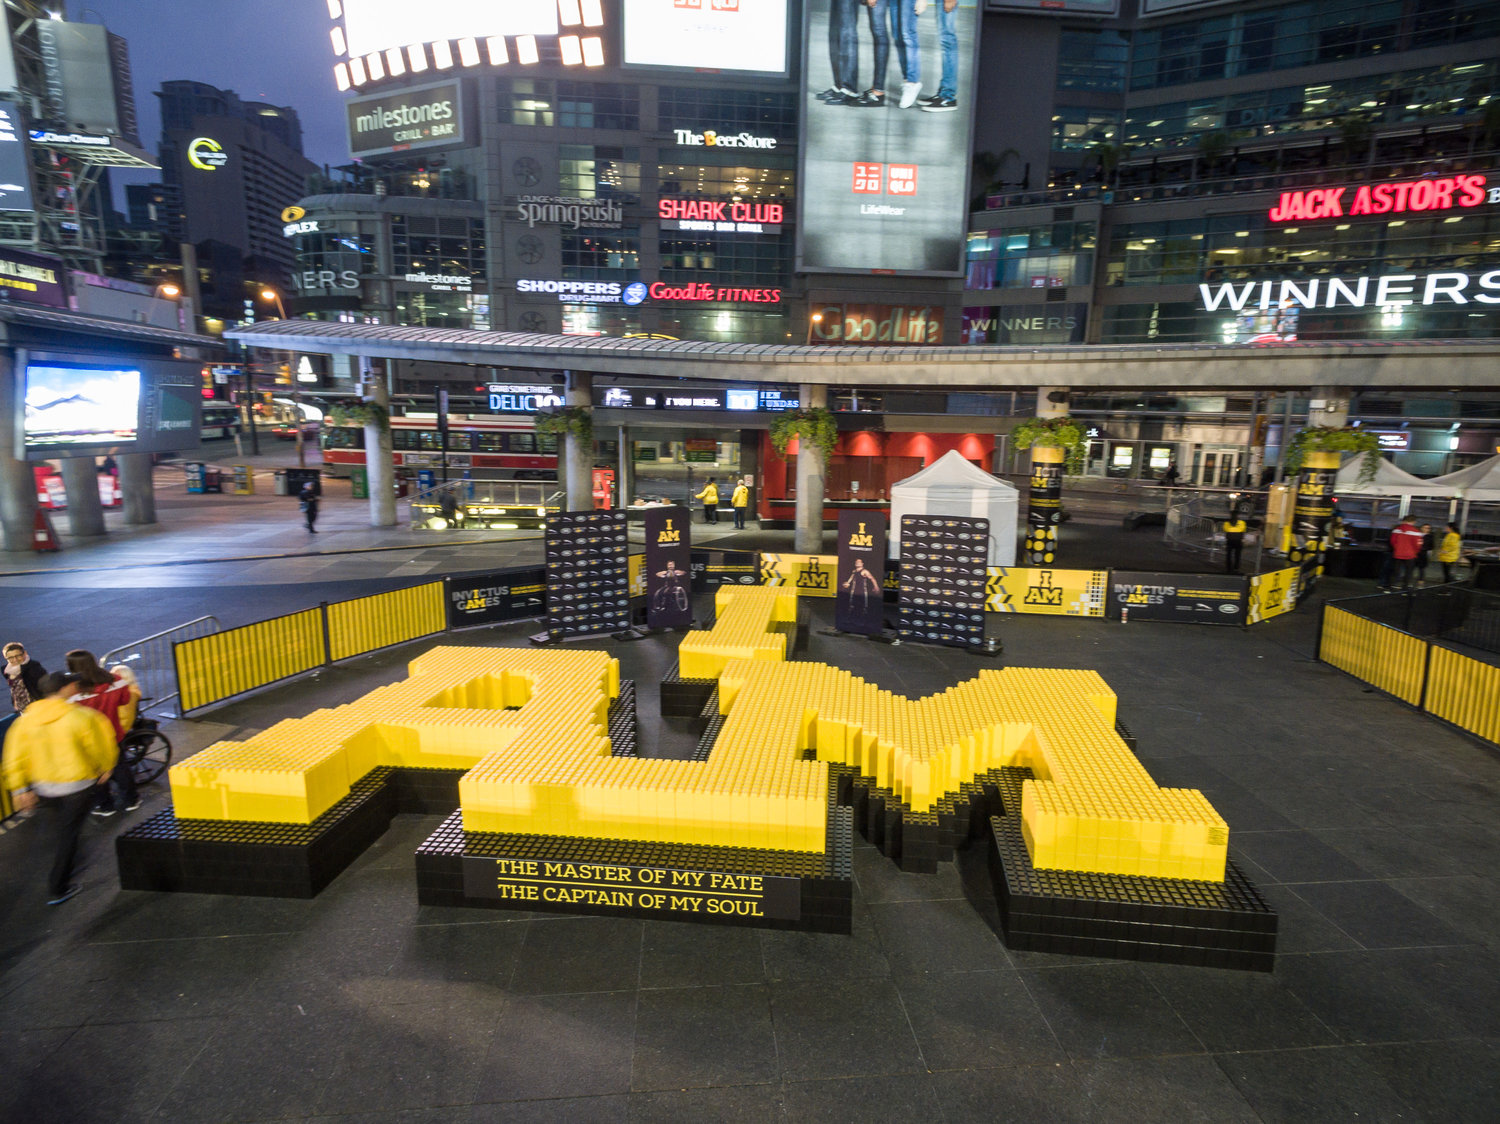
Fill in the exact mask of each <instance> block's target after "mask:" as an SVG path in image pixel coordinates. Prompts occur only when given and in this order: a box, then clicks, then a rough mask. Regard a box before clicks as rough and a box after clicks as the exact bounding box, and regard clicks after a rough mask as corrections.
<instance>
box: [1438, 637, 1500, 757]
mask: <svg viewBox="0 0 1500 1124" xmlns="http://www.w3.org/2000/svg"><path fill="white" fill-rule="evenodd" d="M1425 709H1426V710H1427V712H1428V713H1429V714H1435V715H1437V716H1438V717H1439V718H1441V719H1443V720H1445V721H1447V722H1452V723H1453V724H1454V725H1455V726H1457V727H1459V728H1460V729H1464V730H1467V731H1469V733H1471V734H1476V735H1478V736H1479V737H1481V738H1484V739H1485V740H1486V741H1491V742H1500V667H1495V666H1493V665H1492V664H1487V663H1481V662H1480V661H1479V660H1476V659H1471V658H1470V657H1469V656H1464V655H1460V654H1459V653H1458V652H1453V651H1450V650H1449V649H1447V648H1442V647H1439V646H1438V645H1436V644H1434V645H1433V646H1432V660H1431V663H1430V665H1429V667H1428V672H1427V703H1426V707H1425Z"/></svg>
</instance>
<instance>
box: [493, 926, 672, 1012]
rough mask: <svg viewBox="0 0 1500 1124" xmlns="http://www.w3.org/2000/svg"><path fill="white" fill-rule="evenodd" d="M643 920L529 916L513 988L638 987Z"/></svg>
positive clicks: (530, 990) (545, 991)
mask: <svg viewBox="0 0 1500 1124" xmlns="http://www.w3.org/2000/svg"><path fill="white" fill-rule="evenodd" d="M643 924H644V922H641V921H637V920H635V919H633V918H629V917H557V918H548V919H547V920H545V921H528V922H527V923H526V939H525V942H524V943H523V944H522V945H521V948H520V950H519V951H518V952H517V954H516V968H515V974H514V975H513V976H512V979H511V987H512V988H514V989H515V991H516V992H518V993H520V994H523V995H527V994H533V995H545V994H548V993H553V992H567V991H617V990H621V989H626V988H632V989H633V988H635V987H638V986H639V984H640V978H641V926H642V925H643Z"/></svg>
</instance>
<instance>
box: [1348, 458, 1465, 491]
mask: <svg viewBox="0 0 1500 1124" xmlns="http://www.w3.org/2000/svg"><path fill="white" fill-rule="evenodd" d="M1363 465H1364V457H1363V456H1353V457H1350V458H1349V459H1348V460H1346V461H1345V462H1344V463H1343V465H1342V466H1341V467H1340V468H1339V473H1338V476H1337V477H1336V478H1335V480H1334V486H1333V490H1334V492H1335V494H1337V495H1340V496H1447V495H1452V492H1451V490H1448V489H1443V488H1435V487H1434V485H1435V484H1436V483H1437V481H1435V480H1423V479H1422V478H1421V477H1419V476H1413V475H1412V474H1411V473H1409V472H1407V471H1405V470H1404V469H1400V468H1397V467H1396V466H1395V465H1394V464H1392V463H1391V462H1390V461H1389V460H1387V459H1386V458H1385V457H1381V458H1380V461H1379V464H1378V465H1377V466H1376V469H1375V479H1373V480H1370V481H1368V482H1361V481H1360V478H1359V477H1360V472H1361V469H1362V468H1363Z"/></svg>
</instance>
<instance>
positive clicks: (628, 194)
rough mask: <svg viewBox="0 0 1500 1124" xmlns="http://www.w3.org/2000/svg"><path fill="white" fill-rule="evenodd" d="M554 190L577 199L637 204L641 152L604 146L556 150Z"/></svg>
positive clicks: (569, 147) (566, 147)
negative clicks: (612, 200)
mask: <svg viewBox="0 0 1500 1124" xmlns="http://www.w3.org/2000/svg"><path fill="white" fill-rule="evenodd" d="M557 155H558V190H559V191H560V192H561V193H562V194H563V195H567V196H574V197H577V198H580V199H617V200H619V201H620V202H622V203H639V202H640V201H641V150H640V149H638V148H628V147H622V146H619V145H608V144H592V145H589V144H564V145H560V146H559V147H558V152H557Z"/></svg>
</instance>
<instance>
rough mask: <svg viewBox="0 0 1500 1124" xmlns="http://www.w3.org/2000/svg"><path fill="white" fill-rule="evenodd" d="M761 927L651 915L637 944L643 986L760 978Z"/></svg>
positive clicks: (762, 967)
mask: <svg viewBox="0 0 1500 1124" xmlns="http://www.w3.org/2000/svg"><path fill="white" fill-rule="evenodd" d="M765 978H766V972H765V962H764V961H763V960H762V958H761V950H760V932H759V931H758V930H755V929H750V928H744V927H739V926H734V925H696V924H692V923H691V922H687V921H651V922H648V923H647V925H646V928H645V935H644V938H643V941H642V944H641V987H643V988H652V987H699V986H703V985H707V984H748V983H761V982H762V981H764V980H765Z"/></svg>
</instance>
